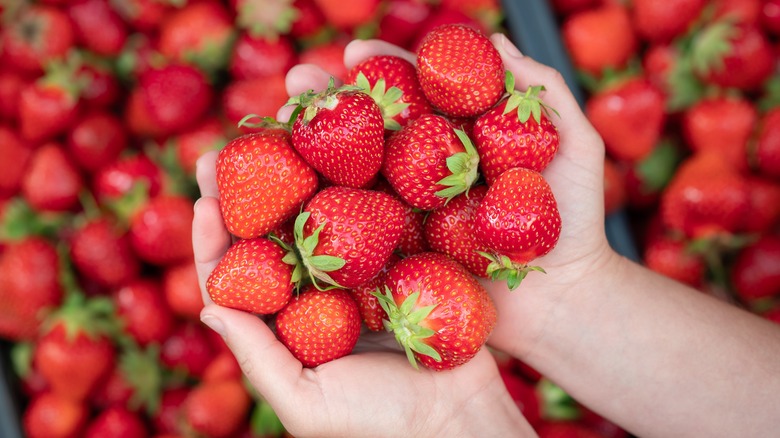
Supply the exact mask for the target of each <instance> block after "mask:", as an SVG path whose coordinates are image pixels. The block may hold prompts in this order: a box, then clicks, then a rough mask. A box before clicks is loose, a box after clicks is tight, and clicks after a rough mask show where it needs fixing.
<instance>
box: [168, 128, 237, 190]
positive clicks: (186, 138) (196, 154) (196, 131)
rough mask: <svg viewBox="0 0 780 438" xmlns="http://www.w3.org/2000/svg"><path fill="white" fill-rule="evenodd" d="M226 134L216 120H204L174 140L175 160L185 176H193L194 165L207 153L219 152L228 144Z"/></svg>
mask: <svg viewBox="0 0 780 438" xmlns="http://www.w3.org/2000/svg"><path fill="white" fill-rule="evenodd" d="M227 135H228V134H227V132H226V130H225V128H224V127H223V126H222V122H221V121H220V120H219V119H218V118H216V117H213V118H206V119H205V120H203V122H202V123H200V125H198V126H196V127H194V128H193V129H191V130H188V131H185V132H182V133H181V134H179V135H178V136H177V137H176V138H175V139H174V143H175V148H176V158H177V161H178V163H179V164H180V165H181V168H182V169H183V170H184V172H185V173H186V174H187V175H190V176H194V175H195V163H196V162H197V161H198V158H200V156H201V155H203V154H204V153H206V152H208V151H216V150H220V149H222V148H223V147H225V145H226V144H227V142H228V139H227V138H226V137H227Z"/></svg>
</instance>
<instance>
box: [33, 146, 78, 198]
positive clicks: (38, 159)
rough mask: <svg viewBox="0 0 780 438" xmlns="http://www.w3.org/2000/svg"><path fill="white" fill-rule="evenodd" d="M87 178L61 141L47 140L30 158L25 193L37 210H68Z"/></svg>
mask: <svg viewBox="0 0 780 438" xmlns="http://www.w3.org/2000/svg"><path fill="white" fill-rule="evenodd" d="M83 187H84V180H83V177H82V176H81V173H80V172H79V170H78V169H77V168H76V165H75V164H74V163H73V161H72V160H71V159H70V157H68V155H67V154H66V153H65V151H64V148H63V147H62V146H61V145H60V144H58V143H47V144H45V145H43V146H41V147H40V148H38V149H37V150H36V151H35V153H34V154H33V156H32V157H31V158H30V163H29V165H28V167H27V173H26V174H25V176H24V178H23V179H22V187H21V189H22V194H23V195H24V197H25V199H26V200H27V202H29V203H30V206H32V207H33V208H34V209H35V210H37V211H67V210H70V209H72V208H74V207H75V206H76V205H77V204H78V201H79V198H78V197H79V192H80V191H81V189H82V188H83Z"/></svg>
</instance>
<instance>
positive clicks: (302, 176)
mask: <svg viewBox="0 0 780 438" xmlns="http://www.w3.org/2000/svg"><path fill="white" fill-rule="evenodd" d="M217 186H218V187H219V196H220V203H219V205H220V209H221V211H222V216H223V218H224V220H225V226H226V227H227V229H228V231H230V232H231V233H232V234H234V235H236V236H238V237H241V238H244V239H248V238H253V237H259V236H262V235H264V234H267V233H268V232H269V231H271V230H272V229H274V228H275V227H277V226H279V225H281V224H282V223H283V222H285V221H286V220H287V219H289V218H290V217H292V216H293V215H295V214H296V213H298V212H299V210H300V208H301V205H302V204H303V203H304V202H305V201H306V200H307V199H308V198H309V197H310V196H311V195H312V194H314V192H315V190H316V189H317V175H316V173H315V172H314V170H313V169H312V168H311V167H310V166H309V165H308V164H306V162H305V161H304V160H303V159H302V158H301V157H300V156H299V155H298V154H297V153H296V152H295V150H294V149H293V148H292V146H291V144H290V137H289V134H287V133H286V132H285V131H283V130H278V129H269V130H263V131H262V132H259V133H252V134H246V135H244V136H241V137H238V138H236V139H234V140H232V141H231V142H229V143H228V144H227V145H226V146H225V147H224V148H223V149H222V150H221V151H220V153H219V157H218V159H217Z"/></svg>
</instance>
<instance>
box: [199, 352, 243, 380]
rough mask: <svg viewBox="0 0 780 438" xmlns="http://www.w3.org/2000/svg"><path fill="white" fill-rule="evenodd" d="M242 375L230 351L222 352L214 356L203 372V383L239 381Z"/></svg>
mask: <svg viewBox="0 0 780 438" xmlns="http://www.w3.org/2000/svg"><path fill="white" fill-rule="evenodd" d="M242 376H243V374H242V371H241V366H240V365H239V363H238V360H237V359H236V356H234V355H233V353H232V352H231V351H230V350H226V351H222V352H220V353H217V354H216V356H214V359H212V360H211V362H210V363H209V366H208V367H207V368H206V370H205V371H204V372H203V381H204V382H218V381H222V380H231V379H235V380H241V378H242Z"/></svg>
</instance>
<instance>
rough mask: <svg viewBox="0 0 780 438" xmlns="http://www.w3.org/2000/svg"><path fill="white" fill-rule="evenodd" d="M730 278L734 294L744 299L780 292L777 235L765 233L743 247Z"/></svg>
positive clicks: (779, 253)
mask: <svg viewBox="0 0 780 438" xmlns="http://www.w3.org/2000/svg"><path fill="white" fill-rule="evenodd" d="M731 279H732V283H733V286H734V290H735V292H736V293H737V295H738V296H739V297H740V298H741V299H743V300H746V301H752V300H756V299H761V298H767V297H773V296H778V295H780V237H778V236H773V235H765V236H762V237H761V238H760V239H759V240H758V241H757V242H755V243H753V244H752V245H750V246H748V247H746V248H744V249H742V250H741V251H740V253H739V254H738V256H737V259H736V260H735V261H734V265H733V266H732V273H731Z"/></svg>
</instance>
